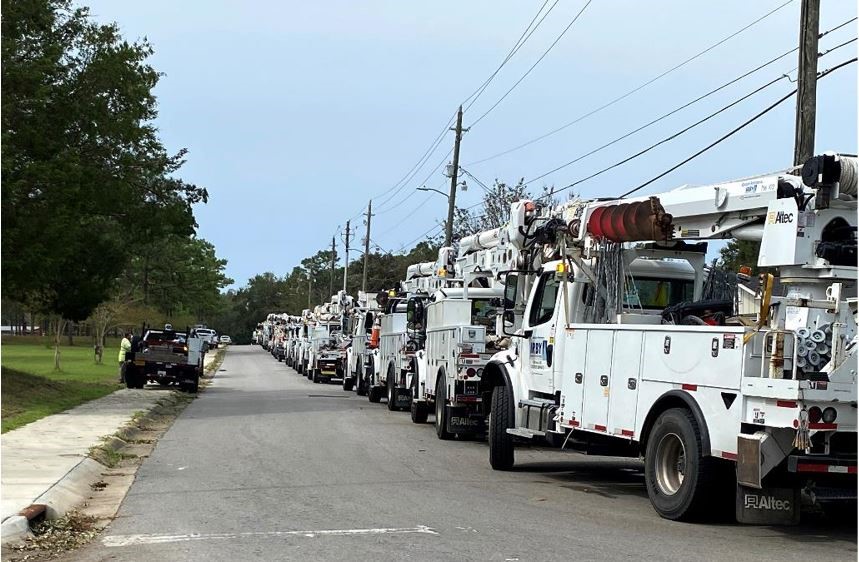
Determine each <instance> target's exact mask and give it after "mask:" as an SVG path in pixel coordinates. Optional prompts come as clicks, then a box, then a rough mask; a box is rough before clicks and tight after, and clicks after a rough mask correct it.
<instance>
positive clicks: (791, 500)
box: [736, 484, 800, 525]
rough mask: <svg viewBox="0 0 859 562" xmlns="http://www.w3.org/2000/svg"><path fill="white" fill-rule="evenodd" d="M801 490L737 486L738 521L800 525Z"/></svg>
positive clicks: (758, 523)
mask: <svg viewBox="0 0 859 562" xmlns="http://www.w3.org/2000/svg"><path fill="white" fill-rule="evenodd" d="M799 494H800V491H799V489H792V488H761V489H760V490H758V489H755V488H749V487H748V486H743V485H742V484H737V509H736V515H737V521H739V522H740V523H748V524H751V525H796V524H798V523H799V507H800V506H799V504H800V497H799Z"/></svg>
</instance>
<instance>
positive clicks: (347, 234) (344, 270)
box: [343, 221, 350, 292]
mask: <svg viewBox="0 0 859 562" xmlns="http://www.w3.org/2000/svg"><path fill="white" fill-rule="evenodd" d="M349 228H350V226H349V221H346V261H345V262H344V264H345V265H344V266H343V291H344V292H345V291H346V278H347V277H348V276H349V234H350V232H349Z"/></svg>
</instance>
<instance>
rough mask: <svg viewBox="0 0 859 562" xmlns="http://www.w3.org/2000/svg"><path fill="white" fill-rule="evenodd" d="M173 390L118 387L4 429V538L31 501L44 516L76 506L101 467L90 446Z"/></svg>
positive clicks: (0, 511) (0, 497)
mask: <svg viewBox="0 0 859 562" xmlns="http://www.w3.org/2000/svg"><path fill="white" fill-rule="evenodd" d="M214 357H215V354H214V353H212V354H207V355H206V367H208V366H209V364H210V362H211V361H212V360H213V359H214ZM210 376H211V375H210ZM172 392H173V391H165V390H157V389H142V390H130V389H122V390H118V391H116V392H114V393H113V394H109V395H108V396H105V397H103V398H99V399H97V400H93V401H91V402H87V403H85V404H81V405H80V406H78V407H76V408H73V409H71V410H67V411H65V412H62V413H60V414H55V415H52V416H47V417H45V418H42V419H40V420H37V421H35V422H33V423H31V424H28V425H25V426H24V427H21V428H18V429H15V430H12V431H10V432H8V433H5V434H3V436H2V438H0V455H2V457H0V459H2V460H0V470H2V472H0V521H3V533H2V534H3V536H4V538H5V537H6V535H7V534H9V532H10V531H11V530H12V529H14V528H15V520H17V521H18V523H17V524H18V525H24V522H22V521H20V519H21V518H19V517H15V516H17V515H18V513H19V512H20V511H21V510H22V509H24V508H26V507H28V506H30V505H32V504H46V505H47V506H48V517H49V518H50V517H54V516H61V515H62V514H63V513H64V512H65V511H67V510H68V509H71V508H72V507H75V505H76V500H78V499H82V498H85V497H86V496H84V494H85V493H86V492H87V491H88V490H89V485H90V484H92V483H93V482H95V481H97V480H98V477H99V475H100V473H101V472H102V471H103V470H104V467H103V466H102V465H101V464H99V463H98V462H96V461H94V460H93V459H91V458H89V457H88V453H89V450H90V448H92V447H94V446H96V445H99V444H101V443H102V438H103V437H106V436H110V435H113V434H114V433H116V432H117V431H119V430H120V429H122V428H123V427H124V426H125V425H127V424H128V423H129V422H130V421H131V420H132V418H133V417H134V415H135V414H137V413H138V412H148V411H149V410H151V409H152V408H154V407H155V406H156V405H158V403H159V402H161V401H163V400H164V399H165V398H167V397H168V396H169V395H170V394H172Z"/></svg>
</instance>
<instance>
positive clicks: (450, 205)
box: [444, 105, 462, 246]
mask: <svg viewBox="0 0 859 562" xmlns="http://www.w3.org/2000/svg"><path fill="white" fill-rule="evenodd" d="M452 130H454V131H456V138H455V139H454V144H453V171H452V173H451V174H450V195H449V196H448V198H447V225H446V226H447V228H446V229H445V233H444V245H445V246H450V244H451V242H453V211H454V209H455V208H456V183H457V180H458V177H457V176H458V174H459V141H461V140H462V106H461V105H460V106H459V111H458V112H457V113H456V129H452Z"/></svg>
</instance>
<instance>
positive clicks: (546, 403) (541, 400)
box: [519, 398, 555, 408]
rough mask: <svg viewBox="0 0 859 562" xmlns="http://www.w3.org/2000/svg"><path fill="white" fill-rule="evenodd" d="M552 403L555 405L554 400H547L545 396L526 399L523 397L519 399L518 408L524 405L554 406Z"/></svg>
mask: <svg viewBox="0 0 859 562" xmlns="http://www.w3.org/2000/svg"><path fill="white" fill-rule="evenodd" d="M554 405H555V401H554V400H547V399H545V398H531V399H527V400H524V399H523V400H520V401H519V407H520V408H525V407H529V408H548V407H550V406H554Z"/></svg>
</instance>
